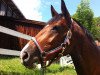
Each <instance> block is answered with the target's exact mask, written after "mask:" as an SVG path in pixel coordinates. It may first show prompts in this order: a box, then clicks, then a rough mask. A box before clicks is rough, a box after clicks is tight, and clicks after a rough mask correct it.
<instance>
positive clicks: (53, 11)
mask: <svg viewBox="0 0 100 75" xmlns="http://www.w3.org/2000/svg"><path fill="white" fill-rule="evenodd" d="M51 14H52V17H54V16H56V15H58V13H57V12H56V10H55V9H54V7H53V6H52V5H51Z"/></svg>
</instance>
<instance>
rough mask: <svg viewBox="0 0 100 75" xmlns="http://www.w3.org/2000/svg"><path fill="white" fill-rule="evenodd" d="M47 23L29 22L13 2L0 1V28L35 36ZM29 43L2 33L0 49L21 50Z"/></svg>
mask: <svg viewBox="0 0 100 75" xmlns="http://www.w3.org/2000/svg"><path fill="white" fill-rule="evenodd" d="M45 25H46V23H45V22H39V21H34V20H27V19H25V17H24V16H23V14H22V13H21V12H20V10H19V9H18V8H17V7H16V6H15V5H14V3H13V2H12V0H0V26H3V27H6V28H9V29H12V30H15V31H18V32H21V33H24V34H27V35H30V36H35V35H36V34H37V33H38V32H39V31H40V30H41V29H42V28H43V27H44V26H45ZM27 42H28V41H27V40H25V39H22V38H18V37H14V36H12V35H8V34H5V33H2V32H0V48H4V49H11V50H21V49H22V48H23V46H24V45H25V44H26V43H27Z"/></svg>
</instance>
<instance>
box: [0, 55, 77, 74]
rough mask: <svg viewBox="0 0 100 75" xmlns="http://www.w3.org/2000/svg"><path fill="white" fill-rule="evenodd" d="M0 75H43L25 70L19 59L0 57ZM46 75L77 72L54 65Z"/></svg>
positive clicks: (36, 70) (36, 71) (47, 70)
mask: <svg viewBox="0 0 100 75" xmlns="http://www.w3.org/2000/svg"><path fill="white" fill-rule="evenodd" d="M0 75H41V70H38V69H34V70H33V69H31V70H30V69H27V68H25V67H24V66H23V65H22V64H21V63H20V59H19V58H18V57H7V56H0ZM46 75H76V72H75V70H74V68H73V66H67V67H60V65H59V64H52V65H51V66H50V67H48V68H47V69H46Z"/></svg>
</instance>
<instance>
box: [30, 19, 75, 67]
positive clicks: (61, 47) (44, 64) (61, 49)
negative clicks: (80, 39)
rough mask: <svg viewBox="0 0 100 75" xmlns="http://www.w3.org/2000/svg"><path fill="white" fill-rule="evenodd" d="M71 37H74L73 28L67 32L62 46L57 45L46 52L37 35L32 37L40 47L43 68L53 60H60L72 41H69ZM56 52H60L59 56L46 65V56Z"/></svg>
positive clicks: (50, 61) (52, 60)
mask: <svg viewBox="0 0 100 75" xmlns="http://www.w3.org/2000/svg"><path fill="white" fill-rule="evenodd" d="M71 20H72V19H71ZM72 22H73V20H72ZM71 37H72V32H71V29H69V30H68V32H67V34H66V37H65V39H64V42H63V43H61V45H60V46H58V47H56V48H54V49H52V50H50V51H48V52H45V51H44V50H43V49H42V48H41V46H40V45H39V43H38V41H37V40H36V38H35V37H32V39H31V40H32V41H33V42H34V43H35V45H36V46H37V47H38V50H39V52H40V59H41V67H42V68H45V67H47V66H49V65H51V63H52V62H54V61H56V60H58V59H59V58H60V57H62V56H63V53H64V51H65V49H66V45H67V44H68V45H70V41H69V40H70V39H71ZM56 52H59V54H58V57H55V58H53V59H51V60H49V63H48V65H46V57H48V56H51V55H52V54H54V53H56Z"/></svg>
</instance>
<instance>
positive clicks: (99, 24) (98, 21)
mask: <svg viewBox="0 0 100 75" xmlns="http://www.w3.org/2000/svg"><path fill="white" fill-rule="evenodd" d="M93 25H95V26H96V27H95V29H94V32H95V33H96V34H94V35H95V38H96V39H98V40H99V41H100V17H95V18H94V19H93Z"/></svg>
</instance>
